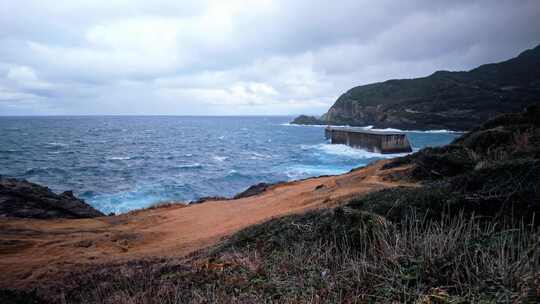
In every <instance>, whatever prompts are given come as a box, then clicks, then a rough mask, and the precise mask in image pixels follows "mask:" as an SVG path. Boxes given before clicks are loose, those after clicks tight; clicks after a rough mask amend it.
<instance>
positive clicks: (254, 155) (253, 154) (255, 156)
mask: <svg viewBox="0 0 540 304" xmlns="http://www.w3.org/2000/svg"><path fill="white" fill-rule="evenodd" d="M249 158H250V159H269V158H272V156H271V155H267V154H261V153H257V152H251V156H250V157H249Z"/></svg>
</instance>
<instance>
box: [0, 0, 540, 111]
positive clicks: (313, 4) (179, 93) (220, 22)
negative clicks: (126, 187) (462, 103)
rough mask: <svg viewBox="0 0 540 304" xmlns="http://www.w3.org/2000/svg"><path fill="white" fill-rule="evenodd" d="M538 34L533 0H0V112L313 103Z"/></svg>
mask: <svg viewBox="0 0 540 304" xmlns="http://www.w3.org/2000/svg"><path fill="white" fill-rule="evenodd" d="M538 37H540V6H538V3H537V1H535V0H523V1H497V2H494V1H489V0H478V1H464V0H462V1H451V2H450V1H444V2H443V1H432V0H415V1H407V2H396V1H391V0H383V1H377V2H374V1H367V0H343V1H340V2H339V3H334V2H328V1H312V0H309V1H308V0H298V1H285V0H260V1H242V0H207V1H173V0H156V1H143V0H130V1H127V0H118V1H102V0H96V1H82V0H74V1H68V2H65V3H64V2H62V3H55V5H44V4H43V2H42V1H37V0H35V1H29V0H26V1H24V0H23V1H17V2H13V1H4V2H2V3H1V4H0V63H1V64H0V86H1V88H2V91H0V92H2V93H1V95H0V98H3V100H4V102H2V104H1V105H0V114H9V113H19V114H25V113H26V112H24V113H23V112H20V111H29V112H28V113H26V114H32V113H39V112H40V111H44V109H46V110H47V111H48V112H50V111H58V113H75V114H86V113H92V114H100V113H102V114H130V113H133V114H144V113H149V114H160V113H162V114H284V113H285V114H287V113H288V114H291V113H301V112H306V113H322V112H324V110H325V109H326V108H327V107H328V106H330V105H331V104H332V103H333V102H334V100H335V98H336V97H337V96H339V94H341V93H342V92H344V91H345V90H347V89H349V88H350V87H352V86H355V85H359V84H365V83H369V82H373V81H382V80H385V79H389V78H404V77H417V76H423V75H427V74H430V73H432V72H433V71H435V70H438V69H458V70H462V69H468V68H472V67H474V66H476V65H478V64H481V63H485V62H490V61H498V60H503V59H506V58H510V57H512V56H515V55H516V54H517V53H518V52H520V51H521V50H523V49H525V48H527V47H532V46H534V45H535V44H537V43H539V42H540V41H538ZM8 100H13V102H15V100H18V101H19V104H20V101H22V100H26V101H39V102H38V103H37V104H41V105H42V106H35V107H34V108H31V107H25V108H17V109H16V110H14V108H13V107H12V106H9V105H8V104H9V101H8ZM35 104H36V103H34V105H35ZM17 111H19V112H17Z"/></svg>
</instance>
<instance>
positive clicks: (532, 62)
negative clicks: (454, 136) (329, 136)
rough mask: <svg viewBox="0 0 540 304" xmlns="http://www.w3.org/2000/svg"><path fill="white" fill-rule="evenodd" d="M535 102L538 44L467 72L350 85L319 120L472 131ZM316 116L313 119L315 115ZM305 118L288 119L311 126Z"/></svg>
mask: <svg viewBox="0 0 540 304" xmlns="http://www.w3.org/2000/svg"><path fill="white" fill-rule="evenodd" d="M538 101H540V46H537V47H536V48H534V49H531V50H527V51H525V52H523V53H521V54H520V55H519V56H518V57H516V58H513V59H510V60H507V61H504V62H500V63H494V64H486V65H482V66H480V67H478V68H476V69H473V70H471V71H468V72H449V71H438V72H435V73H434V74H432V75H430V76H428V77H424V78H415V79H399V80H388V81H385V82H381V83H373V84H368V85H363V86H358V87H355V88H352V89H350V90H349V91H347V92H346V93H344V94H343V95H341V96H340V97H339V98H338V99H337V101H336V102H335V103H334V105H333V106H332V107H331V108H330V109H329V110H328V112H327V113H326V114H324V115H323V116H322V117H321V118H320V119H319V120H321V121H322V122H323V123H324V124H332V125H351V126H367V125H373V126H375V127H378V128H398V129H405V130H430V129H431V130H433V129H450V130H471V129H473V128H475V127H478V126H479V125H481V124H482V123H483V122H485V121H487V120H488V119H491V118H493V117H495V116H496V115H498V114H501V113H510V112H519V111H521V110H522V109H523V108H525V107H526V106H529V105H532V104H537V103H538ZM315 119H317V118H315ZM304 121H306V120H305V119H303V118H302V119H300V117H299V118H298V120H295V121H294V122H293V123H298V124H314V123H313V122H312V121H307V122H306V123H304Z"/></svg>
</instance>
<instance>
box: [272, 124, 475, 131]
mask: <svg viewBox="0 0 540 304" xmlns="http://www.w3.org/2000/svg"><path fill="white" fill-rule="evenodd" d="M280 125H282V126H287V127H316V128H325V127H326V126H327V125H298V124H291V123H282V124H280ZM332 126H333V127H344V128H346V127H351V126H349V125H342V126H341V125H340V126H334V125H332ZM355 128H360V129H364V130H371V131H380V132H407V133H458V134H461V133H465V132H463V131H454V130H445V129H441V130H426V131H421V130H402V129H395V128H385V129H380V128H374V127H373V126H363V127H355Z"/></svg>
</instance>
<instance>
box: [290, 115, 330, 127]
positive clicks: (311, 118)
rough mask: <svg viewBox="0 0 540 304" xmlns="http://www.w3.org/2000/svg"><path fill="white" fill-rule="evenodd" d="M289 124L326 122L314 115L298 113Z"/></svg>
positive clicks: (323, 123) (320, 123)
mask: <svg viewBox="0 0 540 304" xmlns="http://www.w3.org/2000/svg"><path fill="white" fill-rule="evenodd" d="M291 124H294V125H325V124H326V123H325V122H324V121H323V120H321V119H319V118H317V117H315V116H308V115H300V116H298V117H296V118H295V119H294V120H293V121H291Z"/></svg>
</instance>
